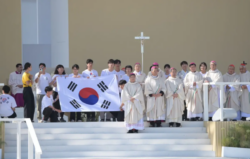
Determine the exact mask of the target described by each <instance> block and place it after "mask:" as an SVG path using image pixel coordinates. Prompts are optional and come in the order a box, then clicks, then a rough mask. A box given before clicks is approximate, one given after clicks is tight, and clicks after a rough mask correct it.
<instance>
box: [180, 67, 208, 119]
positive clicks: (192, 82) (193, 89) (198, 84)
mask: <svg viewBox="0 0 250 159" xmlns="http://www.w3.org/2000/svg"><path fill="white" fill-rule="evenodd" d="M189 69H190V71H189V72H188V73H187V75H186V76H185V78H184V81H183V83H184V87H185V95H186V104H187V118H188V119H189V120H191V121H197V120H202V117H203V115H202V112H203V106H202V94H201V90H202V85H203V77H202V75H201V74H200V73H199V72H198V71H196V64H195V63H194V62H192V63H190V64H189Z"/></svg>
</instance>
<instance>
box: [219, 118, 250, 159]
mask: <svg viewBox="0 0 250 159" xmlns="http://www.w3.org/2000/svg"><path fill="white" fill-rule="evenodd" d="M222 145H223V147H222V157H241V158H249V156H250V125H249V124H246V123H245V124H243V123H236V124H235V125H234V126H232V127H231V128H229V131H228V134H227V135H226V136H225V137H224V138H223V140H222Z"/></svg>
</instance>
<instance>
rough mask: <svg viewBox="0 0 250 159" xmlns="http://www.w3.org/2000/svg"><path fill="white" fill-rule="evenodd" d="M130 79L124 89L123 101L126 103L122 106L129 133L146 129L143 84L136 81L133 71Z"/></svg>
mask: <svg viewBox="0 0 250 159" xmlns="http://www.w3.org/2000/svg"><path fill="white" fill-rule="evenodd" d="M129 79H130V80H129V82H128V83H127V84H126V85H125V86H124V88H123V90H122V95H121V101H122V103H124V106H122V108H123V110H124V117H125V124H126V128H127V130H129V131H128V133H133V132H135V133H138V130H143V129H144V122H143V111H144V109H145V104H144V97H143V93H142V87H141V85H140V84H139V83H137V82H136V77H135V74H134V73H131V74H130V77H129Z"/></svg>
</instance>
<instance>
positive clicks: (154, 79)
mask: <svg viewBox="0 0 250 159" xmlns="http://www.w3.org/2000/svg"><path fill="white" fill-rule="evenodd" d="M159 73H160V72H159V71H158V67H157V66H153V67H152V68H151V75H150V76H148V77H147V79H146V81H145V95H146V97H147V111H146V112H147V120H148V121H149V122H150V126H151V127H155V124H156V126H157V127H161V122H162V120H163V121H164V120H165V110H166V106H165V104H164V103H165V97H164V94H165V93H166V87H165V84H164V82H163V80H162V77H160V75H159ZM164 79H165V77H164Z"/></svg>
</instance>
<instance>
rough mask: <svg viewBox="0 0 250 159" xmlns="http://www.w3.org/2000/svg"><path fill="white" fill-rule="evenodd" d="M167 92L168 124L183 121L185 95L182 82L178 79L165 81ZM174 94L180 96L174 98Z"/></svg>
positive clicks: (170, 78)
mask: <svg viewBox="0 0 250 159" xmlns="http://www.w3.org/2000/svg"><path fill="white" fill-rule="evenodd" d="M165 86H166V89H167V92H166V98H167V100H166V105H167V110H166V122H177V123H180V122H181V121H182V114H183V110H184V100H185V94H184V90H183V84H182V80H181V79H180V78H179V77H177V78H173V77H169V78H168V79H167V80H166V81H165ZM173 94H178V97H177V98H173Z"/></svg>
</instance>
